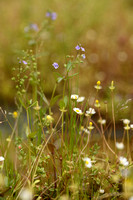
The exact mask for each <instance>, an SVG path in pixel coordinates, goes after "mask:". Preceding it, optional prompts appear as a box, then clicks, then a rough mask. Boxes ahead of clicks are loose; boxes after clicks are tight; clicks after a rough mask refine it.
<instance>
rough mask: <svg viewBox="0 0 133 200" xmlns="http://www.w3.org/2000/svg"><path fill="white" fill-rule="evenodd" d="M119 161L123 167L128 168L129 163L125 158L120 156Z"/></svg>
mask: <svg viewBox="0 0 133 200" xmlns="http://www.w3.org/2000/svg"><path fill="white" fill-rule="evenodd" d="M119 160H120V164H122V165H123V166H128V165H129V162H128V160H127V159H126V158H125V157H123V156H120V157H119Z"/></svg>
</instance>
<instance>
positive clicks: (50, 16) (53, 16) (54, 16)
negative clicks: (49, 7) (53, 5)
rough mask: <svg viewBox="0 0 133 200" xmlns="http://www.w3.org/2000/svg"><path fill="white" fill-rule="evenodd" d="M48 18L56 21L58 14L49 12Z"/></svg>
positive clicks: (47, 13)
mask: <svg viewBox="0 0 133 200" xmlns="http://www.w3.org/2000/svg"><path fill="white" fill-rule="evenodd" d="M46 17H48V18H51V20H53V21H54V20H56V18H57V14H56V12H50V11H48V12H46Z"/></svg>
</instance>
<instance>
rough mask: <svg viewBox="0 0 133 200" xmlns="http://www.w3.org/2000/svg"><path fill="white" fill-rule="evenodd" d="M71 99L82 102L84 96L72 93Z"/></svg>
mask: <svg viewBox="0 0 133 200" xmlns="http://www.w3.org/2000/svg"><path fill="white" fill-rule="evenodd" d="M71 99H72V100H76V101H77V102H78V103H82V102H83V101H84V100H85V97H79V95H77V94H72V95H71Z"/></svg>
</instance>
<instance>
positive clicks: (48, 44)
mask: <svg viewBox="0 0 133 200" xmlns="http://www.w3.org/2000/svg"><path fill="white" fill-rule="evenodd" d="M49 10H50V11H51V12H56V14H57V19H56V20H54V21H51V22H48V23H49V27H48V28H47V27H46V28H45V24H46V23H47V21H48V20H49V19H47V17H46V13H47V11H49ZM0 13H1V17H0V21H1V31H0V44H1V45H0V85H1V87H0V88H1V89H0V97H1V98H0V103H1V105H3V106H6V105H10V106H12V105H14V97H15V93H16V89H15V85H14V82H13V81H12V80H11V77H12V76H13V72H12V67H15V66H16V65H17V63H18V61H17V57H19V56H21V52H22V50H27V49H33V48H34V46H35V41H34V38H35V37H36V31H32V32H30V33H29V32H28V31H27V30H28V27H30V26H31V24H36V26H37V28H38V30H40V29H41V27H42V26H44V30H43V32H42V33H41V34H40V38H39V40H40V41H42V42H41V45H40V48H39V52H40V56H39V61H38V68H39V70H40V72H41V80H42V81H43V84H44V92H45V94H46V96H50V94H51V92H52V89H53V86H54V84H55V79H54V77H53V71H54V69H53V67H52V63H53V62H58V63H59V66H60V67H59V69H58V71H60V72H63V65H64V63H65V56H66V55H67V54H69V55H71V54H72V55H75V54H76V50H75V46H76V45H77V44H78V43H81V44H82V46H83V47H84V48H85V50H86V51H85V55H86V59H85V62H84V63H83V64H81V68H80V81H79V93H80V95H81V96H85V97H89V96H90V95H91V94H93V93H94V85H95V83H96V82H97V80H100V81H101V82H102V86H103V88H104V92H103V93H101V97H102V98H103V100H108V101H109V100H110V97H109V91H108V89H107V87H108V86H109V85H110V82H111V81H112V80H114V83H115V86H116V92H115V93H116V101H117V102H118V103H119V102H122V103H123V102H124V101H126V100H127V99H132V97H133V71H132V69H133V67H132V66H133V1H132V0H126V1H125V0H117V1H112V0H100V1H99V0H71V1H68V0H45V1H44V0H19V1H18V0H13V1H11V0H1V1H0ZM38 30H37V31H38ZM73 92H75V91H73ZM124 112H125V113H128V116H130V118H132V113H131V109H128V111H124ZM125 115H127V114H125Z"/></svg>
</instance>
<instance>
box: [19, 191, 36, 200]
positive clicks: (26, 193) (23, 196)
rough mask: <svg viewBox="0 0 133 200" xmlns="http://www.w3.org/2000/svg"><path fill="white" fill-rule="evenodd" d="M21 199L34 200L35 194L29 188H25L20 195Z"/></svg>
mask: <svg viewBox="0 0 133 200" xmlns="http://www.w3.org/2000/svg"><path fill="white" fill-rule="evenodd" d="M20 199H21V200H32V199H33V194H32V191H31V189H29V188H24V189H23V190H22V192H21V193H20Z"/></svg>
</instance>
